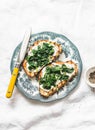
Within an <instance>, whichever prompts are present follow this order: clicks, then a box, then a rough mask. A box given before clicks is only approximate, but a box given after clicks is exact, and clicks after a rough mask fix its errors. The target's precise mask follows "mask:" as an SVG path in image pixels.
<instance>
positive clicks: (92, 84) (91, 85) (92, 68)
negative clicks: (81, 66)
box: [86, 66, 95, 88]
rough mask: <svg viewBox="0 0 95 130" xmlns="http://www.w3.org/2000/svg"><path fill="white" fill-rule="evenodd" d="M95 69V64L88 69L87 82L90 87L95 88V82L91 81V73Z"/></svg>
mask: <svg viewBox="0 0 95 130" xmlns="http://www.w3.org/2000/svg"><path fill="white" fill-rule="evenodd" d="M93 71H95V66H94V67H91V68H89V69H88V70H87V71H86V82H87V84H88V85H89V86H90V87H92V88H95V83H91V82H90V81H89V75H90V73H92V72H93Z"/></svg>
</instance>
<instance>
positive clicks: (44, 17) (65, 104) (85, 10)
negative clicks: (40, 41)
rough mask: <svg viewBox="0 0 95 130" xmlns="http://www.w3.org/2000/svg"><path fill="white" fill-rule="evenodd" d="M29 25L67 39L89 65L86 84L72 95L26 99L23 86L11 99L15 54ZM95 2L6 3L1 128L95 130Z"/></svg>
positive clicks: (0, 25)
mask: <svg viewBox="0 0 95 130" xmlns="http://www.w3.org/2000/svg"><path fill="white" fill-rule="evenodd" d="M28 27H32V29H33V33H38V32H41V31H53V32H57V33H61V34H64V35H66V36H67V37H68V38H69V39H70V40H71V41H72V42H73V43H74V44H75V45H76V46H77V47H78V49H79V51H80V55H81V57H82V61H83V66H84V68H83V73H82V77H81V81H80V83H79V85H78V87H77V89H75V90H74V91H73V93H71V94H70V95H69V96H68V97H66V98H65V99H62V100H60V101H57V102H53V103H48V104H44V103H39V102H36V101H32V100H28V99H27V98H25V97H24V96H23V95H22V94H21V93H20V92H19V91H18V89H17V88H15V90H14V94H13V97H12V98H11V99H6V98H5V92H6V89H7V86H8V82H9V79H10V76H11V75H10V70H9V67H10V60H11V56H12V53H13V50H14V49H15V47H16V46H17V45H18V43H19V42H20V41H21V40H22V38H23V34H24V32H25V30H26V29H27V28H28ZM94 55H95V0H0V61H1V63H0V80H1V82H0V130H38V129H41V130H52V129H54V130H95V92H93V91H91V89H90V88H89V87H88V86H87V85H86V83H85V76H84V75H85V71H86V69H87V68H88V67H89V66H94V65H95V56H94Z"/></svg>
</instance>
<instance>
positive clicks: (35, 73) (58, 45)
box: [22, 40, 62, 77]
mask: <svg viewBox="0 0 95 130" xmlns="http://www.w3.org/2000/svg"><path fill="white" fill-rule="evenodd" d="M40 42H49V43H50V44H53V45H55V46H56V47H58V51H57V52H56V54H55V56H52V57H51V61H54V60H56V58H57V57H58V56H59V55H60V54H61V53H62V47H61V45H60V44H58V43H56V42H52V41H49V40H38V41H36V42H34V44H33V45H32V46H30V48H29V51H30V50H32V48H33V46H38V44H39V43H40ZM22 66H23V69H24V70H25V72H26V74H27V75H28V76H29V77H34V76H36V75H37V74H38V72H39V71H40V70H41V69H42V68H43V67H44V66H42V67H41V69H39V71H38V72H34V71H28V69H27V60H25V59H24V61H23V63H22Z"/></svg>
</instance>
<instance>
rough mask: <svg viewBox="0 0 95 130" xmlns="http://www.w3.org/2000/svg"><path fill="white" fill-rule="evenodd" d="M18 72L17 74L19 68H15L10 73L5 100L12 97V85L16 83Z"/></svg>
mask: <svg viewBox="0 0 95 130" xmlns="http://www.w3.org/2000/svg"><path fill="white" fill-rule="evenodd" d="M18 72H19V68H17V67H15V68H14V70H13V72H12V76H11V79H10V83H9V86H8V89H7V92H6V97H7V98H10V97H11V96H12V93H13V89H14V85H15V82H16V78H17V76H18Z"/></svg>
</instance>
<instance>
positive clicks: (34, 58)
mask: <svg viewBox="0 0 95 130" xmlns="http://www.w3.org/2000/svg"><path fill="white" fill-rule="evenodd" d="M61 52H62V46H61V45H60V44H58V43H56V42H52V41H49V40H38V41H36V42H34V44H33V45H32V46H30V48H29V51H28V53H27V54H26V57H25V59H24V61H23V63H22V66H23V68H24V70H25V72H26V74H27V75H28V76H29V77H34V76H36V75H37V74H38V72H39V71H40V70H41V69H42V68H43V67H44V66H46V65H47V64H49V63H51V62H52V61H54V60H56V59H57V57H58V56H59V55H60V53H61Z"/></svg>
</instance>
